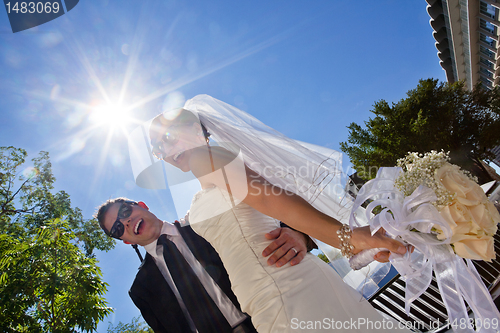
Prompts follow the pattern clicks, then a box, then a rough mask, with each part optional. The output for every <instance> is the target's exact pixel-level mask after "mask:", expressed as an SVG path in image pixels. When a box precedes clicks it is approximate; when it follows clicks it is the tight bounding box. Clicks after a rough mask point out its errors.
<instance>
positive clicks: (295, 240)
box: [262, 228, 307, 267]
mask: <svg viewBox="0 0 500 333" xmlns="http://www.w3.org/2000/svg"><path fill="white" fill-rule="evenodd" d="M265 236H266V238H267V239H274V242H272V243H271V244H269V246H268V247H266V248H265V249H264V251H262V255H263V256H264V257H267V256H268V255H270V254H271V253H272V254H273V255H272V256H271V257H270V258H269V259H268V260H267V263H268V264H269V265H270V266H272V265H274V264H276V267H281V266H283V265H285V264H286V263H287V262H290V265H292V266H293V265H297V264H298V263H300V262H301V261H302V259H304V257H305V255H306V253H307V245H306V244H307V240H306V236H305V235H304V234H302V233H300V232H298V231H295V230H292V229H290V228H277V229H274V230H273V231H271V232H269V233H267V234H266V235H265ZM273 252H274V253H273Z"/></svg>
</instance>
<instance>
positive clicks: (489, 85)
mask: <svg viewBox="0 0 500 333" xmlns="http://www.w3.org/2000/svg"><path fill="white" fill-rule="evenodd" d="M479 80H481V83H482V84H483V85H486V86H487V87H491V86H492V84H491V81H490V80H488V79H487V78H485V77H484V76H482V75H480V76H479Z"/></svg>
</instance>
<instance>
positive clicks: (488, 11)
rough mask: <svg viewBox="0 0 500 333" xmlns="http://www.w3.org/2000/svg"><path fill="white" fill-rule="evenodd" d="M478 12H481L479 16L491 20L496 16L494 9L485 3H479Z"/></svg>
mask: <svg viewBox="0 0 500 333" xmlns="http://www.w3.org/2000/svg"><path fill="white" fill-rule="evenodd" d="M479 11H480V12H481V14H483V15H486V16H488V17H491V18H492V19H494V18H495V14H496V9H495V7H493V6H492V5H490V4H487V3H486V2H483V1H480V2H479Z"/></svg>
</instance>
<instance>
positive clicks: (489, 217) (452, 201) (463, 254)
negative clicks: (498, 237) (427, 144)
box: [349, 151, 500, 332]
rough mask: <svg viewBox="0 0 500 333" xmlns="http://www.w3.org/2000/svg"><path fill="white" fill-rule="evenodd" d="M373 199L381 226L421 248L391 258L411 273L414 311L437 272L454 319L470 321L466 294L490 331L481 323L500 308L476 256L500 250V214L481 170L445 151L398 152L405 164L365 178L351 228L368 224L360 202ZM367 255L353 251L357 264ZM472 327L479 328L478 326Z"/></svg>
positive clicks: (374, 223)
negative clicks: (472, 170) (476, 173)
mask: <svg viewBox="0 0 500 333" xmlns="http://www.w3.org/2000/svg"><path fill="white" fill-rule="evenodd" d="M365 202H369V204H368V206H367V207H366V211H365V214H366V218H367V220H368V221H369V222H368V223H369V224H370V227H371V229H372V232H373V233H375V232H376V231H377V230H379V229H380V228H384V230H385V231H386V233H387V234H388V235H389V236H390V237H393V238H395V239H398V240H400V241H401V242H404V243H406V244H409V245H411V246H413V247H414V249H415V250H414V251H413V253H411V251H408V252H407V253H406V254H405V255H404V256H398V255H395V254H391V259H390V261H391V263H392V264H393V266H394V267H395V268H396V269H397V270H398V272H399V273H400V274H401V276H402V277H403V278H404V279H405V280H406V290H405V309H406V312H407V313H409V311H410V305H411V303H412V302H413V301H414V300H415V299H416V298H418V297H419V296H420V295H421V294H422V293H423V292H424V291H425V290H426V289H427V288H428V287H429V285H430V282H431V280H432V275H433V274H434V275H435V276H436V280H437V283H438V287H439V290H440V293H441V297H442V299H443V302H444V304H445V306H446V309H447V311H448V317H449V318H448V319H449V322H450V323H454V322H455V323H456V322H467V323H469V316H468V313H467V308H466V305H465V302H464V300H465V301H466V302H467V304H468V305H469V307H470V308H471V309H472V311H473V312H474V316H475V320H476V322H475V323H476V327H478V328H480V329H479V331H480V332H489V330H488V329H487V328H486V327H485V326H486V325H484V326H483V325H481V323H484V322H486V321H491V320H492V319H494V318H497V320H498V319H499V318H500V313H499V312H498V310H497V308H496V306H495V305H494V303H493V301H492V300H491V296H490V294H489V292H488V290H487V288H486V287H485V286H484V283H483V282H482V280H481V278H480V276H479V274H478V273H477V271H476V269H475V267H474V265H473V263H472V261H471V259H476V260H487V261H491V259H493V258H495V250H494V245H493V235H494V234H495V233H496V231H497V224H498V223H499V222H500V215H499V213H498V211H497V210H496V208H495V206H494V205H493V204H492V203H491V202H489V201H488V199H487V197H486V195H485V194H484V192H483V190H482V189H481V187H480V186H479V185H478V184H477V182H476V180H475V179H474V177H472V176H470V175H469V174H468V173H467V172H465V171H463V170H461V169H460V168H459V167H458V166H457V165H453V164H450V163H449V158H448V155H447V154H446V153H444V152H439V153H438V152H435V151H432V152H430V153H426V154H418V153H409V154H408V155H407V156H406V157H405V158H403V159H400V160H398V167H393V168H380V169H379V171H378V173H377V177H376V178H375V179H372V180H370V181H368V182H367V183H366V184H365V185H363V187H362V188H361V190H360V192H359V193H358V196H357V198H356V201H355V203H354V206H353V209H352V212H351V216H350V221H349V223H350V225H351V228H353V227H356V226H359V225H360V223H359V222H358V219H357V214H358V213H357V209H358V208H359V207H360V206H361V205H362V204H363V203H365ZM380 210H381V211H380ZM376 212H377V213H376ZM375 251H377V250H375ZM367 254H368V253H367ZM369 256H370V257H371V258H372V257H373V254H369ZM361 257H362V255H360V258H361ZM360 258H356V256H355V257H353V258H351V265H353V264H354V265H358V267H360V266H359V265H360V262H359V261H360ZM371 258H370V259H371ZM356 261H358V262H357V263H356ZM465 331H473V326H470V327H467V329H466V330H465Z"/></svg>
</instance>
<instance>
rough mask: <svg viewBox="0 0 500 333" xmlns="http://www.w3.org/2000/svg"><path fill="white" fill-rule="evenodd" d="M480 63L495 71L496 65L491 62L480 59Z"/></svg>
mask: <svg viewBox="0 0 500 333" xmlns="http://www.w3.org/2000/svg"><path fill="white" fill-rule="evenodd" d="M479 62H480V63H481V64H483V65H485V66H486V67H488V68H489V69H493V68H494V67H495V65H494V64H493V63H492V62H491V61H489V60H486V59H484V58H483V57H479Z"/></svg>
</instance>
